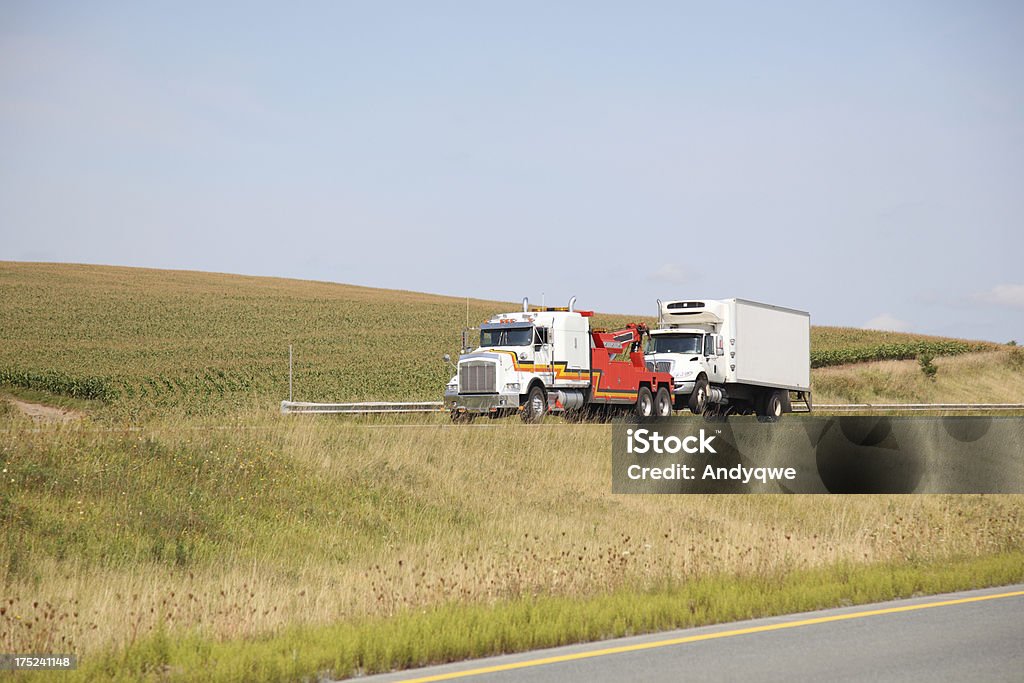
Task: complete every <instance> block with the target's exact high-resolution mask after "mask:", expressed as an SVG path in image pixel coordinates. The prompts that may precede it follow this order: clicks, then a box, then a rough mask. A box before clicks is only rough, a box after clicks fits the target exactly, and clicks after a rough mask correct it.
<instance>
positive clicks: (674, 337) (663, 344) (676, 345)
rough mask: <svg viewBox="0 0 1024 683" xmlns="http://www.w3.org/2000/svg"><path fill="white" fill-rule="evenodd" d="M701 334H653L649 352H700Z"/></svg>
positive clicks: (648, 347)
mask: <svg viewBox="0 0 1024 683" xmlns="http://www.w3.org/2000/svg"><path fill="white" fill-rule="evenodd" d="M701 336H702V335H699V334H657V335H655V334H652V335H651V341H650V343H649V344H648V345H647V353H700V352H701Z"/></svg>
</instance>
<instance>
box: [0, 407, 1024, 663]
mask: <svg viewBox="0 0 1024 683" xmlns="http://www.w3.org/2000/svg"><path fill="white" fill-rule="evenodd" d="M609 429H610V428H609V427H608V426H606V425H563V424H560V423H552V424H550V425H542V426H538V427H525V426H523V425H521V424H519V423H518V421H512V420H509V421H497V422H494V423H485V424H484V425H483V426H470V427H466V426H449V425H445V424H443V423H438V424H429V425H423V426H416V425H411V424H405V425H404V426H403V425H402V424H387V423H381V422H369V423H361V422H354V421H351V420H337V419H307V418H301V417H300V418H290V417H274V418H268V417H262V418H261V417H259V416H255V415H254V416H249V417H248V418H246V419H245V420H244V421H243V424H242V425H238V426H234V427H229V428H228V429H226V430H225V429H223V428H221V425H217V424H214V423H210V422H206V421H198V420H196V421H193V422H191V423H186V424H181V423H176V424H172V425H166V426H163V425H159V424H156V425H152V426H150V427H147V428H145V430H144V431H143V432H141V433H135V432H132V433H129V434H127V435H125V434H122V433H111V432H105V431H99V432H95V431H93V432H90V431H87V429H86V428H83V427H57V426H54V427H47V428H44V431H43V432H42V433H39V432H31V431H30V428H29V425H28V424H27V423H25V422H24V421H21V420H19V419H13V420H11V419H8V421H7V429H6V432H2V434H3V450H2V454H3V455H4V462H5V467H6V468H7V469H8V470H9V472H8V473H5V476H9V477H10V478H11V479H13V480H14V481H13V482H10V481H8V482H6V483H5V492H6V493H5V496H6V500H7V503H6V507H5V508H4V513H5V526H6V528H7V529H8V537H7V543H6V544H5V545H4V546H3V547H2V548H0V570H6V573H5V581H4V592H3V597H4V599H5V600H14V601H15V602H14V603H9V604H8V605H7V610H6V612H5V614H4V615H3V616H0V625H2V628H0V646H2V647H3V648H4V649H6V650H8V651H28V650H31V649H33V648H36V649H38V648H39V647H43V646H49V645H53V644H60V645H67V644H70V645H72V646H73V648H74V650H75V651H77V652H79V653H84V654H89V653H95V652H97V651H99V650H102V649H104V648H108V647H112V646H117V647H120V646H125V645H129V644H131V643H133V642H135V641H136V640H137V639H139V638H143V637H147V636H149V635H151V634H152V633H154V632H159V631H162V630H172V631H173V630H176V629H186V630H190V629H198V630H199V631H200V632H202V633H204V634H206V635H208V636H210V637H212V638H215V639H226V638H237V637H252V636H257V635H260V634H267V633H271V632H275V631H278V630H280V629H281V628H284V627H288V626H294V625H296V624H327V623H334V622H338V621H343V620H349V619H353V618H360V617H373V616H389V615H394V614H397V613H401V612H405V611H407V610H408V609H410V608H420V607H429V606H437V605H443V604H450V603H462V604H498V603H502V602H504V601H508V600H515V599H517V598H521V597H524V596H536V595H547V596H552V595H553V596H568V597H572V598H580V599H583V598H588V597H593V596H599V595H605V594H609V593H611V592H614V591H617V590H621V589H638V590H646V589H648V588H653V587H657V586H661V585H664V584H665V583H666V582H687V581H691V580H696V579H701V578H705V577H716V576H721V575H730V576H735V577H738V578H741V577H761V578H765V579H769V580H770V579H771V578H772V577H780V576H785V575H787V574H789V573H791V572H794V571H798V570H805V569H813V568H819V567H828V566H832V565H835V564H836V563H850V564H853V565H868V564H877V563H890V562H895V563H915V562H926V561H942V560H944V559H946V558H964V557H984V556H988V555H993V554H996V553H1001V552H1012V551H1019V550H1021V549H1024V539H1022V537H1021V530H1022V528H1024V526H1022V519H1024V501H1022V500H1020V498H1019V497H1014V496H971V497H963V496H913V497H909V496H908V497H895V498H894V497H871V496H853V497H833V496H828V497H826V496H615V495H612V494H611V492H610V469H609V468H610V462H609V458H608V449H609V444H610V434H609ZM134 444H146V448H147V449H148V450H146V453H145V454H143V453H142V452H141V451H137V450H134ZM30 458H31V459H33V460H34V462H30V461H29V459H30ZM148 458H160V459H162V460H163V462H162V463H157V462H154V461H152V460H149V459H148ZM140 461H142V462H145V463H147V464H146V465H145V466H146V467H148V468H151V470H152V471H151V472H150V473H146V472H143V471H142V470H140V469H139V467H140V465H139V462H140ZM172 461H177V462H178V464H176V465H175V464H173V462H172ZM162 467H176V468H178V469H168V470H166V471H164V470H161V469H159V468H162ZM247 467H248V468H249V469H250V470H252V472H249V471H248V470H246V468H247ZM191 468H194V470H195V471H194V472H193V475H194V476H195V477H197V478H198V477H202V478H203V480H204V481H205V482H208V484H209V486H208V487H204V481H196V482H194V483H188V484H187V485H184V486H177V485H176V484H179V483H180V482H168V488H173V495H172V496H170V497H162V498H146V496H147V495H149V494H148V493H147V489H148V488H151V487H152V479H150V478H149V477H151V476H152V477H160V478H165V480H166V477H168V476H170V475H172V474H174V473H176V475H175V476H177V477H180V478H185V479H188V478H189V477H188V474H189V472H190V471H191ZM257 474H258V475H259V476H260V477H262V478H263V479H265V481H266V484H265V487H266V489H265V490H263V491H259V490H254V491H253V492H252V494H246V497H247V499H246V500H244V501H239V500H238V498H239V495H238V492H237V491H236V490H235V489H233V488H232V483H231V482H230V480H229V479H228V478H227V477H242V478H244V477H249V476H253V477H255V476H256V475H257ZM86 478H92V479H94V480H95V481H92V482H88V481H86ZM172 483H173V484H175V486H174V487H172ZM241 485H244V486H245V487H248V488H249V489H252V488H253V487H252V484H251V482H249V481H243V482H242V484H241ZM190 490H194V491H196V493H195V495H194V496H191V495H190V494H189V493H188V491H190ZM218 492H219V494H220V495H217V493H218ZM190 498H193V499H194V500H196V501H199V500H202V501H203V502H202V503H201V504H200V503H193V502H192V500H190ZM131 501H136V503H132V502H131ZM156 543H159V544H160V547H164V546H165V544H166V547H167V548H168V550H167V551H166V552H164V553H162V554H161V553H154V552H153V548H154V547H156V545H155V544H156ZM175 543H178V544H179V545H182V547H184V548H186V550H183V551H180V553H179V555H178V556H176V555H175V552H173V551H171V550H170V548H171V547H173V546H174V544H175ZM84 544H87V545H88V551H87V552H86V551H85V550H82V551H79V548H80V547H82V548H84V547H85V545H84ZM32 603H38V605H37V607H34V608H33V607H31V604H32ZM75 614H77V616H71V615H75ZM47 615H49V616H47ZM62 615H68V616H63V617H62ZM35 619H38V621H33V620H35ZM28 623H33V624H34V625H33V627H32V628H27V626H26V624H28ZM62 638H63V639H64V640H63V641H61V639H62Z"/></svg>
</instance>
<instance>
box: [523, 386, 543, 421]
mask: <svg viewBox="0 0 1024 683" xmlns="http://www.w3.org/2000/svg"><path fill="white" fill-rule="evenodd" d="M547 411H548V399H547V397H546V396H545V395H544V390H543V389H541V388H540V387H538V386H534V387H533V388H532V389H530V393H529V394H527V396H526V403H524V404H523V409H522V411H520V413H519V415H520V417H522V418H523V422H527V423H529V424H539V423H540V422H541V421H542V420H543V419H544V413H546V412H547Z"/></svg>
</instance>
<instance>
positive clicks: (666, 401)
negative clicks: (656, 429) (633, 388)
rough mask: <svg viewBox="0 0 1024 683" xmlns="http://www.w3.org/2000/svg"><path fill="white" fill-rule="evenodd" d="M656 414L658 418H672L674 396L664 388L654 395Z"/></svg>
mask: <svg viewBox="0 0 1024 683" xmlns="http://www.w3.org/2000/svg"><path fill="white" fill-rule="evenodd" d="M654 414H655V415H657V416H658V417H672V395H671V394H669V393H668V389H666V388H665V387H662V388H660V389H658V393H657V394H655V395H654Z"/></svg>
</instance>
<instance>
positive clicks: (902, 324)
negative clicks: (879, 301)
mask: <svg viewBox="0 0 1024 683" xmlns="http://www.w3.org/2000/svg"><path fill="white" fill-rule="evenodd" d="M861 327H863V328H864V329H866V330H885V331H886V332H906V331H908V330H909V329H910V323H908V322H907V321H906V320H900V319H899V318H895V317H893V316H891V315H889V314H888V313H883V314H882V315H876V316H875V317H874V318H872V319H871V320H869V321H867V322H866V323H864V324H863V325H861Z"/></svg>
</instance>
